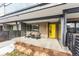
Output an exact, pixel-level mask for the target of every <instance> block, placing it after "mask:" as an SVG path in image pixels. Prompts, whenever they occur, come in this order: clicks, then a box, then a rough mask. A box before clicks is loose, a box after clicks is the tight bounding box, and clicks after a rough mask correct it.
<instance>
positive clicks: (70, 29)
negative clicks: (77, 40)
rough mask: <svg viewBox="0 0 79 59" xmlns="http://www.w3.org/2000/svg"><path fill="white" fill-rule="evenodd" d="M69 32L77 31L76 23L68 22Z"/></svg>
mask: <svg viewBox="0 0 79 59" xmlns="http://www.w3.org/2000/svg"><path fill="white" fill-rule="evenodd" d="M67 32H72V33H74V32H75V23H67Z"/></svg>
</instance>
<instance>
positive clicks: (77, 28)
mask: <svg viewBox="0 0 79 59" xmlns="http://www.w3.org/2000/svg"><path fill="white" fill-rule="evenodd" d="M76 32H79V23H76Z"/></svg>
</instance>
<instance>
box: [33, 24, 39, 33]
mask: <svg viewBox="0 0 79 59" xmlns="http://www.w3.org/2000/svg"><path fill="white" fill-rule="evenodd" d="M32 31H37V32H38V31H39V25H38V24H33V25H32Z"/></svg>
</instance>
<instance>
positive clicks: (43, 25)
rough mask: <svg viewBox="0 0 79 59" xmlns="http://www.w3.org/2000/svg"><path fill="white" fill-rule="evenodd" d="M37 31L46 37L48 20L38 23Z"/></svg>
mask: <svg viewBox="0 0 79 59" xmlns="http://www.w3.org/2000/svg"><path fill="white" fill-rule="evenodd" d="M39 32H40V33H41V36H42V37H43V38H48V22H43V23H39Z"/></svg>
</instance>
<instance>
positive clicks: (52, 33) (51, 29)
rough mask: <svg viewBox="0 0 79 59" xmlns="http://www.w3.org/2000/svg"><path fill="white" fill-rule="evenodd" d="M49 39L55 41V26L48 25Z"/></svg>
mask: <svg viewBox="0 0 79 59" xmlns="http://www.w3.org/2000/svg"><path fill="white" fill-rule="evenodd" d="M49 38H51V39H56V38H57V35H56V24H55V23H54V24H49Z"/></svg>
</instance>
